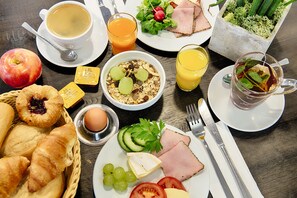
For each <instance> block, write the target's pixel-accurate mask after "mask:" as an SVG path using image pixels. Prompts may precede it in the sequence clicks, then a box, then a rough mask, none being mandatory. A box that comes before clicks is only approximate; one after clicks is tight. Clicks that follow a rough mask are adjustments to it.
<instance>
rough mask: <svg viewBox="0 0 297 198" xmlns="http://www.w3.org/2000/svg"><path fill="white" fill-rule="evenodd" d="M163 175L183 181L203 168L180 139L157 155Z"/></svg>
mask: <svg viewBox="0 0 297 198" xmlns="http://www.w3.org/2000/svg"><path fill="white" fill-rule="evenodd" d="M159 159H160V160H161V161H162V163H161V167H162V169H163V172H164V175H165V176H172V177H175V178H177V179H178V180H180V181H184V180H187V179H189V178H190V177H192V176H193V175H195V174H197V173H198V172H200V171H201V170H203V169H204V165H203V164H202V163H201V162H200V161H199V160H198V158H197V157H196V156H195V154H194V153H193V152H192V151H191V149H190V148H189V147H188V146H187V145H186V144H185V143H184V142H182V141H180V142H179V143H178V144H177V145H175V146H174V147H173V148H172V149H170V150H169V151H167V152H166V153H164V154H163V155H161V156H160V157H159Z"/></svg>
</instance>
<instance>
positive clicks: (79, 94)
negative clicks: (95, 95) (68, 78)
mask: <svg viewBox="0 0 297 198" xmlns="http://www.w3.org/2000/svg"><path fill="white" fill-rule="evenodd" d="M59 93H60V95H61V96H62V98H63V100H64V107H65V108H66V109H68V108H70V107H72V106H74V105H75V104H76V103H78V102H79V101H80V100H81V99H82V98H83V97H84V95H85V92H84V91H83V90H82V89H81V88H79V86H78V85H77V84H75V83H74V82H70V83H69V84H67V85H66V86H65V87H63V88H62V89H61V90H60V91H59Z"/></svg>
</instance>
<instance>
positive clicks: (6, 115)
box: [0, 102, 14, 148]
mask: <svg viewBox="0 0 297 198" xmlns="http://www.w3.org/2000/svg"><path fill="white" fill-rule="evenodd" d="M0 109H1V111H0V148H1V146H2V143H3V141H4V139H5V137H6V134H7V132H8V130H9V128H10V127H11V124H12V121H13V119H14V110H13V108H12V107H11V106H10V105H9V104H6V103H4V102H0Z"/></svg>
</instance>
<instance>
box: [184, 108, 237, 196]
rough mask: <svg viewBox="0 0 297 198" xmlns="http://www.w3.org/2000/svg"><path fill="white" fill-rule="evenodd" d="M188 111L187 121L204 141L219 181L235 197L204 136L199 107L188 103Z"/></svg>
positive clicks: (227, 194)
mask: <svg viewBox="0 0 297 198" xmlns="http://www.w3.org/2000/svg"><path fill="white" fill-rule="evenodd" d="M186 111H187V121H188V124H189V126H190V129H191V131H192V133H193V135H194V136H196V137H197V138H198V139H200V140H201V141H202V143H203V144H204V146H205V148H206V151H207V152H208V155H209V157H210V160H211V162H212V164H213V166H214V169H215V172H216V174H217V176H218V178H219V181H220V183H221V185H222V187H223V190H224V192H225V194H226V196H227V197H228V198H229V197H234V196H233V195H232V192H231V190H230V188H229V186H228V184H227V182H226V180H225V178H224V176H223V174H222V172H221V170H220V168H219V166H218V164H217V162H216V160H215V158H214V156H213V155H212V153H211V151H210V149H209V147H208V145H207V142H206V141H205V140H204V136H205V132H204V125H203V122H202V120H201V118H200V115H199V112H198V109H197V107H196V105H195V104H190V105H187V106H186Z"/></svg>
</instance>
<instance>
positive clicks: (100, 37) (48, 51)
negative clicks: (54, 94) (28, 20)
mask: <svg viewBox="0 0 297 198" xmlns="http://www.w3.org/2000/svg"><path fill="white" fill-rule="evenodd" d="M93 25H94V26H93V32H92V35H91V38H90V39H89V40H88V41H87V42H86V43H85V44H84V46H83V47H82V48H81V49H78V50H76V52H77V54H78V58H77V60H75V61H74V62H66V61H63V60H62V59H61V58H60V54H59V52H58V51H57V50H56V49H55V48H53V47H52V46H51V45H49V44H48V43H46V42H45V41H43V40H41V39H40V38H38V37H37V38H36V44H37V48H38V50H39V51H40V53H41V54H42V56H43V57H44V58H45V59H47V60H48V61H50V62H51V63H53V64H55V65H58V66H61V67H77V66H80V65H86V64H88V63H90V62H92V61H94V60H95V59H97V58H98V57H99V56H100V55H101V54H102V53H103V52H104V50H105V48H106V46H107V43H108V37H107V31H106V25H105V23H104V22H103V21H102V20H94V24H93ZM38 33H39V34H41V35H42V36H44V37H45V38H49V36H48V32H47V31H46V30H45V24H44V22H42V23H41V25H40V26H39V28H38Z"/></svg>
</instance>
